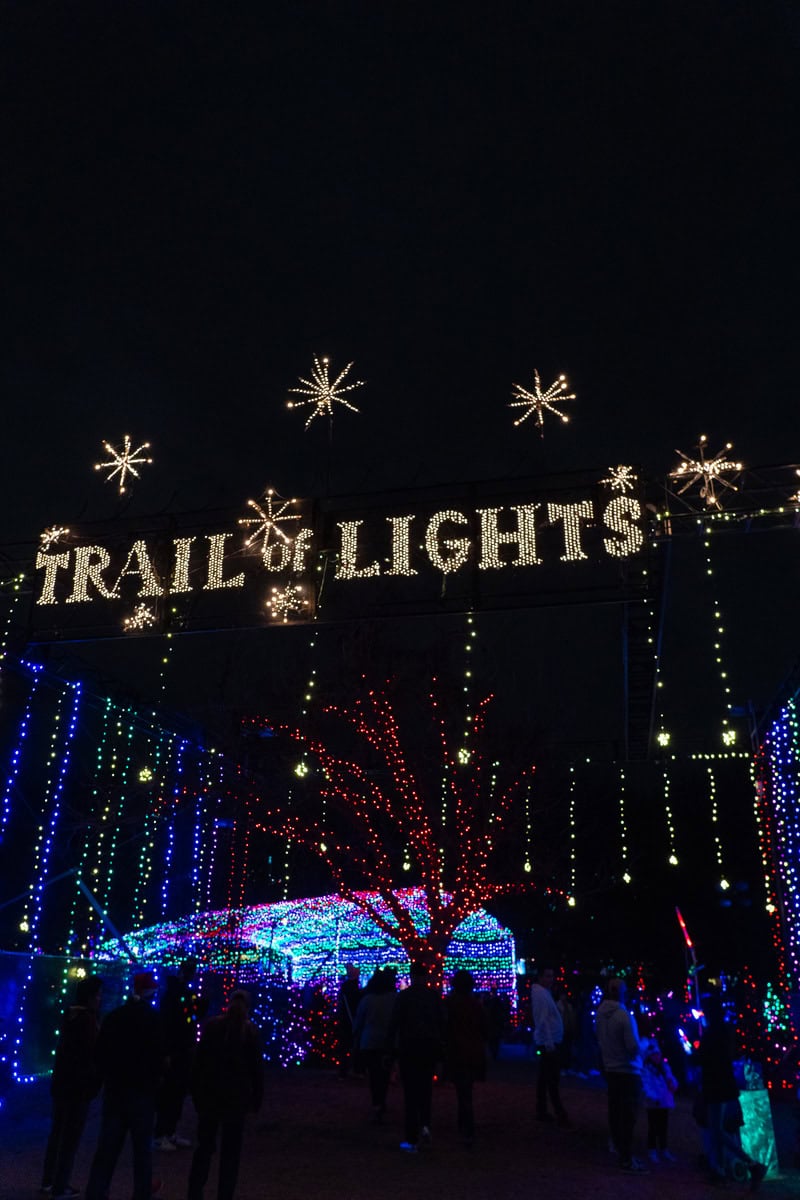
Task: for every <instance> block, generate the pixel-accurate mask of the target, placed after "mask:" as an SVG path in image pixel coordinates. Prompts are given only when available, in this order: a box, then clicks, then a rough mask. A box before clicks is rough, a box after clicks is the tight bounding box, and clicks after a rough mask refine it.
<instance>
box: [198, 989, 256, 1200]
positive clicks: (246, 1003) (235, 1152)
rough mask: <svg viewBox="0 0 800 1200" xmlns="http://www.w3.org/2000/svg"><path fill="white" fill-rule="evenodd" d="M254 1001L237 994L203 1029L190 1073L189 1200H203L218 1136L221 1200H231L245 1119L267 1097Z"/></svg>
mask: <svg viewBox="0 0 800 1200" xmlns="http://www.w3.org/2000/svg"><path fill="white" fill-rule="evenodd" d="M249 1012H250V997H249V995H248V993H247V992H243V991H236V992H234V993H233V995H232V996H231V998H230V1003H229V1004H228V1007H227V1009H226V1010H225V1012H224V1013H223V1014H222V1015H221V1016H219V1017H214V1018H212V1020H210V1021H209V1022H208V1024H207V1025H206V1027H205V1029H204V1030H203V1034H202V1037H201V1038H200V1042H199V1044H198V1047H197V1054H196V1055H195V1060H194V1067H193V1070H192V1079H191V1093H192V1100H193V1101H194V1105H195V1108H196V1109H197V1148H196V1150H195V1152H194V1155H193V1156H192V1165H191V1168H190V1171H189V1187H188V1192H187V1200H202V1197H203V1188H204V1187H205V1185H206V1183H207V1182H208V1176H209V1173H210V1171H211V1160H212V1158H213V1156H214V1151H215V1149H216V1142H217V1134H219V1135H220V1151H219V1175H218V1181H217V1200H232V1198H233V1194H234V1191H235V1189H236V1181H237V1179H238V1177H239V1161H240V1158H241V1153H242V1139H243V1136H244V1124H245V1118H246V1116H247V1114H248V1113H249V1112H258V1110H259V1109H260V1107H261V1101H262V1098H263V1092H264V1079H263V1057H262V1051H261V1039H260V1038H259V1035H258V1032H257V1030H256V1028H255V1026H254V1025H253V1024H252V1022H251V1021H250V1019H249Z"/></svg>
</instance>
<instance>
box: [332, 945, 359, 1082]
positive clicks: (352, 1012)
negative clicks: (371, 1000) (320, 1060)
mask: <svg viewBox="0 0 800 1200" xmlns="http://www.w3.org/2000/svg"><path fill="white" fill-rule="evenodd" d="M344 976H345V977H344V979H343V980H342V982H341V985H340V987H339V995H338V997H337V1000H336V1053H337V1057H338V1059H339V1078H340V1079H346V1078H347V1076H348V1075H349V1074H350V1068H351V1066H352V1065H353V1063H352V1059H353V1046H354V1042H353V1026H354V1025H355V1023H356V1013H357V1011H358V1004H359V1001H360V999H361V988H360V987H359V983H358V977H359V970H358V967H357V966H355V964H354V963H351V962H349V963H345V964H344Z"/></svg>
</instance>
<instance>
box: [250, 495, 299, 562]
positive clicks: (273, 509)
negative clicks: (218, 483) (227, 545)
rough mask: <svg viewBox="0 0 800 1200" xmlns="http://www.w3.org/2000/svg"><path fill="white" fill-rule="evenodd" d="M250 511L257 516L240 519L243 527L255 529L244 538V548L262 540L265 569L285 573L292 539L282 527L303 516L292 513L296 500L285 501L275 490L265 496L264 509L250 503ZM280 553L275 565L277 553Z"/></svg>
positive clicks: (254, 502) (252, 502)
mask: <svg viewBox="0 0 800 1200" xmlns="http://www.w3.org/2000/svg"><path fill="white" fill-rule="evenodd" d="M247 503H248V504H249V506H250V508H252V509H253V511H254V512H255V513H256V514H257V515H256V516H255V517H240V518H239V524H240V525H255V529H254V530H253V532H252V533H251V534H250V535H249V537H247V538H245V542H244V544H245V546H252V545H253V543H254V542H257V541H258V540H259V539H261V557H262V558H263V560H264V565H265V566H266V567H268V568H269V569H270V570H272V571H282V570H283V569H284V568H285V567H286V565H287V563H288V560H289V555H290V553H291V545H292V539H291V538H290V537H289V535H288V533H287V532H286V530H285V529H282V528H281V526H282V525H283V524H285V523H286V522H287V521H299V520H300V519H301V514H300V513H296V512H291V511H290V510H291V507H292V505H294V504H297V501H296V500H286V499H285V498H284V497H283V496H279V495H278V493H277V492H276V491H275V489H274V488H267V490H266V492H265V493H264V506H263V507H262V505H261V504H259V503H258V501H257V500H248V501H247ZM275 550H277V551H278V552H279V553H278V555H277V558H278V560H279V561H277V562H276V561H275V558H276V556H275V554H274V551H275Z"/></svg>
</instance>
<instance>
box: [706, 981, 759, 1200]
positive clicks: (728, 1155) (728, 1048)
mask: <svg viewBox="0 0 800 1200" xmlns="http://www.w3.org/2000/svg"><path fill="white" fill-rule="evenodd" d="M703 1019H704V1021H705V1029H704V1031H703V1036H702V1038H701V1039H700V1050H699V1052H698V1058H699V1061H700V1094H701V1097H702V1101H703V1108H704V1109H705V1122H706V1124H705V1139H704V1140H705V1147H706V1153H707V1155H708V1165H709V1167H710V1168H711V1182H712V1183H716V1184H722V1185H724V1184H725V1182H726V1175H727V1174H728V1171H727V1167H728V1166H729V1164H733V1163H736V1162H737V1161H738V1162H740V1163H743V1164H744V1166H745V1168H746V1169H747V1171H748V1173H749V1175H750V1186H751V1189H752V1191H755V1190H756V1188H757V1187H758V1186H759V1184H760V1183H761V1180H762V1179H763V1178H764V1176H765V1175H766V1173H767V1168H766V1166H765V1165H764V1164H763V1163H759V1162H756V1161H755V1160H754V1159H752V1158H750V1157H749V1155H747V1154H745V1152H744V1150H743V1148H742V1143H741V1138H740V1136H739V1126H740V1125H741V1124H742V1119H741V1105H740V1104H739V1086H738V1084H737V1082H736V1076H735V1075H734V1072H733V1029H732V1027H731V1026H730V1025H728V1024H727V1023H726V1021H725V1010H724V1009H723V1007H722V999H721V997H720V995H719V993H718V992H712V993H711V994H710V995H709V996H706V997H705V998H704V1001H703Z"/></svg>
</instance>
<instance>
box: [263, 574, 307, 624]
mask: <svg viewBox="0 0 800 1200" xmlns="http://www.w3.org/2000/svg"><path fill="white" fill-rule="evenodd" d="M267 607H268V608H269V610H270V613H271V615H272V617H273V619H275V620H282V621H283V623H284V625H285V624H286V623H287V621H288V620H289V618H290V617H294V616H298V615H299V614H300V613H302V612H303V610H304V609H306V608H308V600H306V598H305V596H304V594H303V589H302V588H301V587H300V586H299V585H298V584H296V583H287V585H286V587H285V588H277V587H274V588H273V589H272V593H271V595H270V598H269V600H268V601H267Z"/></svg>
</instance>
